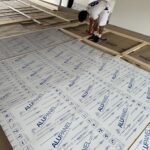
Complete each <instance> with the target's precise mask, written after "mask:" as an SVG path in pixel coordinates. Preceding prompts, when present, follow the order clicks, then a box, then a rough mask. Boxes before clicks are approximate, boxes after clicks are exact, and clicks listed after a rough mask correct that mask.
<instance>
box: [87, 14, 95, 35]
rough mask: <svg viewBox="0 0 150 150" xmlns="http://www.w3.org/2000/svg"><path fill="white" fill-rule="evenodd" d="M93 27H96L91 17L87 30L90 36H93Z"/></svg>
mask: <svg viewBox="0 0 150 150" xmlns="http://www.w3.org/2000/svg"><path fill="white" fill-rule="evenodd" d="M93 25H94V20H93V19H92V18H91V17H89V27H88V29H87V30H86V32H87V33H88V34H93Z"/></svg>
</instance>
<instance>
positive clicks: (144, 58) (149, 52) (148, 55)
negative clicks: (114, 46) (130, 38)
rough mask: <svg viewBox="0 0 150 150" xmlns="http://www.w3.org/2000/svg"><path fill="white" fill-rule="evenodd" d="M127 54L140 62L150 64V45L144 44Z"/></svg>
mask: <svg viewBox="0 0 150 150" xmlns="http://www.w3.org/2000/svg"><path fill="white" fill-rule="evenodd" d="M128 55H129V56H132V57H133V58H135V59H137V60H139V61H141V62H144V63H146V64H149V65H150V45H145V46H143V47H141V48H140V49H138V50H137V51H133V52H131V53H130V54H128ZM128 55H127V56H128Z"/></svg>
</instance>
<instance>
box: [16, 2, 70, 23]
mask: <svg viewBox="0 0 150 150" xmlns="http://www.w3.org/2000/svg"><path fill="white" fill-rule="evenodd" d="M17 1H19V2H21V3H24V4H25V5H27V6H31V7H33V8H35V9H38V10H40V11H43V12H45V13H47V14H50V15H53V16H55V17H58V18H60V19H63V20H65V21H69V20H68V19H65V18H63V17H61V16H58V15H55V14H54V13H52V12H50V11H49V10H48V11H47V10H45V9H42V8H40V7H37V6H35V5H32V4H31V3H27V2H24V1H22V0H17ZM38 6H39V5H38Z"/></svg>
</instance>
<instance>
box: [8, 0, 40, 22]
mask: <svg viewBox="0 0 150 150" xmlns="http://www.w3.org/2000/svg"><path fill="white" fill-rule="evenodd" d="M5 4H6V5H7V6H8V8H10V9H12V10H14V11H16V12H18V13H19V14H21V15H23V16H25V17H26V18H28V19H31V20H33V21H34V22H36V23H37V24H41V23H40V22H39V21H38V20H36V19H34V18H32V17H30V16H29V15H27V14H25V13H23V12H21V11H19V10H17V9H16V8H14V7H12V6H10V5H9V4H8V3H7V2H6V1H5Z"/></svg>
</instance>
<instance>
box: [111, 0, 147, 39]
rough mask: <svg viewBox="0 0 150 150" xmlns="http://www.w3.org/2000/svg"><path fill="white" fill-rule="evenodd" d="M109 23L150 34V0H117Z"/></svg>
mask: <svg viewBox="0 0 150 150" xmlns="http://www.w3.org/2000/svg"><path fill="white" fill-rule="evenodd" d="M110 23H111V24H113V25H116V26H119V27H123V28H126V29H129V30H132V31H136V32H139V33H142V34H145V35H148V36H150V0H117V3H116V6H115V9H114V12H113V15H112V18H111V22H110Z"/></svg>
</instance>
